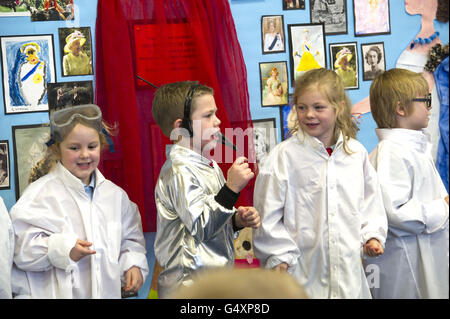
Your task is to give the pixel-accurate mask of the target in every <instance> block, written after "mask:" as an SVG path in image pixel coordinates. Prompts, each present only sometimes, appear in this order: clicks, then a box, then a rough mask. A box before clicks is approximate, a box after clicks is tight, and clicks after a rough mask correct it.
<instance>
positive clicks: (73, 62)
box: [58, 27, 94, 76]
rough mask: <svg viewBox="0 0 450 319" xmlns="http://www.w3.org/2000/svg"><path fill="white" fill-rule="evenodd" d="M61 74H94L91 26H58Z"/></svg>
mask: <svg viewBox="0 0 450 319" xmlns="http://www.w3.org/2000/svg"><path fill="white" fill-rule="evenodd" d="M58 34H59V47H60V54H61V68H62V70H61V74H62V76H74V75H90V74H94V72H93V67H92V40H91V39H92V38H91V28H90V27H81V28H59V29H58Z"/></svg>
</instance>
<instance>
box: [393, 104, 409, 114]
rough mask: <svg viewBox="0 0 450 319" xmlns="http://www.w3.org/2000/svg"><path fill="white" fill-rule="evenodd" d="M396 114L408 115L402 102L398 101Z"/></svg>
mask: <svg viewBox="0 0 450 319" xmlns="http://www.w3.org/2000/svg"><path fill="white" fill-rule="evenodd" d="M395 114H396V115H398V116H403V117H404V116H406V115H407V112H406V108H405V106H404V105H402V104H400V102H398V103H397V107H396V108H395Z"/></svg>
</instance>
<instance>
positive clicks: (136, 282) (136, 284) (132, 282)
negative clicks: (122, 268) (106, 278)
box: [124, 266, 144, 292]
mask: <svg viewBox="0 0 450 319" xmlns="http://www.w3.org/2000/svg"><path fill="white" fill-rule="evenodd" d="M125 280H126V282H127V283H126V286H125V288H124V290H125V291H130V290H132V291H135V292H138V291H139V289H141V287H142V285H143V284H144V280H143V278H142V273H141V270H140V269H139V268H138V267H136V266H133V267H131V268H130V269H128V270H127V272H126V273H125Z"/></svg>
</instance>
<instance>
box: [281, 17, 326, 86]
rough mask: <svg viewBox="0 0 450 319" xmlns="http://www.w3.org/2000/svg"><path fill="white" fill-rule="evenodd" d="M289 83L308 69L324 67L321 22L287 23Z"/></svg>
mask: <svg viewBox="0 0 450 319" xmlns="http://www.w3.org/2000/svg"><path fill="white" fill-rule="evenodd" d="M288 36H289V46H290V50H291V51H290V52H289V60H290V66H291V85H292V86H294V84H295V80H296V79H297V78H298V77H299V76H300V75H302V74H303V73H305V72H306V71H308V70H312V69H319V68H326V67H327V59H326V56H325V36H324V25H323V23H310V24H288Z"/></svg>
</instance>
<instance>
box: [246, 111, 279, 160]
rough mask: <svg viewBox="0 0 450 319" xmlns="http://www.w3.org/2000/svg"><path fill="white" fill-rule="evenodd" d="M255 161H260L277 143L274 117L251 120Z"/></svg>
mask: <svg viewBox="0 0 450 319" xmlns="http://www.w3.org/2000/svg"><path fill="white" fill-rule="evenodd" d="M252 122H253V140H254V143H255V152H256V162H257V163H260V162H261V160H263V159H264V158H265V157H266V155H267V154H269V152H270V151H271V150H272V149H273V148H274V147H275V145H276V144H277V133H276V125H275V118H267V119H260V120H253V121H252Z"/></svg>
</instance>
